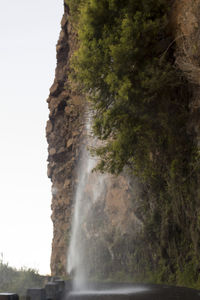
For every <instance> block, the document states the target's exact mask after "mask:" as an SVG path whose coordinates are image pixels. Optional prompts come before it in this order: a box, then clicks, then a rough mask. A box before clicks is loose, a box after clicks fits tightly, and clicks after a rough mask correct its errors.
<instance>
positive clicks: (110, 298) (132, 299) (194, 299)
mask: <svg viewBox="0 0 200 300" xmlns="http://www.w3.org/2000/svg"><path fill="white" fill-rule="evenodd" d="M65 299H67V300H200V291H198V290H193V289H188V288H182V287H172V286H167V285H148V284H143V285H137V284H135V285H133V284H128V285H127V284H123V285H121V284H120V285H116V284H111V285H110V284H109V285H108V284H105V285H101V287H98V288H96V289H92V288H91V289H88V290H85V291H80V292H70V293H69V294H68V295H67V296H65Z"/></svg>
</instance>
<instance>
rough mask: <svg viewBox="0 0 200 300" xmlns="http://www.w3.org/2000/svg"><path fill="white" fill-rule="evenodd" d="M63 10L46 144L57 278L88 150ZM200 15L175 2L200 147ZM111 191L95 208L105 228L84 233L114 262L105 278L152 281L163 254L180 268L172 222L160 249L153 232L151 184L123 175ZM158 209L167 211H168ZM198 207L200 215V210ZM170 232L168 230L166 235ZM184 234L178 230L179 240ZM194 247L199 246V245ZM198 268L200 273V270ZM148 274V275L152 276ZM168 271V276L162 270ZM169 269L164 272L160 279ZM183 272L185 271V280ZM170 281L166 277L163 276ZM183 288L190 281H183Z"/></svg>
mask: <svg viewBox="0 0 200 300" xmlns="http://www.w3.org/2000/svg"><path fill="white" fill-rule="evenodd" d="M64 9H65V12H64V16H63V18H62V21H61V27H62V29H61V33H60V37H59V41H58V44H57V68H56V73H55V81H54V83H53V85H52V87H51V88H50V96H49V98H48V99H47V102H48V105H49V111H50V114H49V120H48V122H47V126H46V135H47V141H48V144H49V148H48V151H49V156H48V162H49V164H48V176H49V178H50V179H51V181H52V221H53V228H54V233H53V242H52V256H51V271H52V275H54V276H55V275H58V276H61V275H66V264H67V261H66V258H67V251H68V246H69V239H70V230H71V220H72V215H73V207H74V195H75V191H76V187H77V183H78V165H79V160H80V158H81V148H82V145H83V144H84V143H85V123H86V121H85V120H86V117H85V116H86V102H85V99H84V97H83V96H82V95H79V94H77V92H76V93H75V92H74V91H72V90H71V88H70V84H69V73H70V69H69V60H70V56H71V54H72V53H73V52H74V50H75V49H76V47H77V38H76V34H75V33H74V31H73V28H72V27H71V24H70V21H69V11H68V7H67V5H66V4H65V5H64ZM199 15H200V3H199V0H177V1H175V5H174V9H173V15H172V26H173V32H174V41H176V45H177V51H176V64H178V66H179V68H180V69H181V70H183V71H184V73H186V74H187V76H188V79H189V80H190V82H191V81H192V83H193V87H192V88H194V91H195V92H194V93H193V95H195V96H194V97H193V99H191V101H190V112H191V118H190V122H189V124H188V132H189V134H191V135H192V136H193V135H194V141H195V143H197V144H198V145H199V147H200V117H199V108H200V100H199V99H200V97H199V95H200V90H199V86H200V79H199V78H200V59H199V57H200V55H199V48H200V47H199V46H200V40H199V33H200V23H199ZM92 176H93V178H92V179H91V183H90V184H91V185H92V181H93V180H95V176H98V175H97V174H94V175H92ZM86 188H87V189H88V194H90V185H89V186H87V187H86ZM105 191H106V192H105V195H104V199H103V200H102V201H101V202H98V203H96V204H95V206H94V216H93V217H94V220H93V221H92V222H93V224H99V228H97V229H95V232H94V231H93V229H94V226H93V224H91V226H90V225H89V224H88V225H86V226H85V227H84V228H83V230H85V236H87V238H88V240H89V241H91V245H92V243H93V242H94V236H96V235H98V236H99V241H100V242H99V243H100V244H99V247H100V248H101V249H102V252H101V253H102V255H104V256H105V257H104V258H105V261H106V262H109V263H107V267H106V266H102V274H103V273H105V272H107V273H109V272H110V271H111V272H113V273H114V274H116V273H117V272H118V271H119V270H122V271H125V272H126V273H128V272H129V269H130V274H133V273H135V274H136V275H137V272H138V274H139V273H142V272H143V270H144V272H143V273H144V277H142V276H141V278H142V279H143V278H146V277H145V276H146V274H147V276H148V271H149V269H148V268H147V265H148V264H149V266H150V269H152V266H154V265H155V266H157V265H159V259H160V257H161V258H163V257H164V258H166V260H168V262H169V260H170V257H171V260H173V261H172V263H171V265H172V267H173V266H174V265H175V264H176V262H177V261H178V260H179V258H180V256H181V255H182V248H181V249H180V253H179V252H178V250H179V249H178V250H177V249H176V243H177V241H176V236H175V238H174V239H175V242H174V245H172V246H173V247H174V249H176V251H175V252H173V251H172V252H170V255H169V257H168V256H167V255H166V249H167V247H168V248H169V250H170V251H171V248H170V247H171V245H169V240H170V234H171V231H170V230H171V227H170V226H171V224H170V219H169V220H168V219H166V220H165V219H164V220H163V222H162V224H163V225H162V228H160V227H159V228H157V229H158V230H157V231H158V232H159V236H160V235H161V239H162V240H163V241H164V242H166V243H164V244H163V245H161V243H160V240H159V238H157V236H156V235H155V233H154V231H153V229H154V228H153V225H154V224H157V223H158V224H160V223H159V222H160V220H159V218H158V214H156V210H155V203H156V198H155V197H154V195H150V196H151V197H149V198H148V187H144V186H142V187H141V188H140V187H139V183H137V182H136V181H135V180H133V179H131V184H129V179H128V178H127V176H123V175H121V176H119V177H118V178H115V177H112V176H108V181H107V184H106V188H105ZM145 193H146V198H147V200H146V203H147V205H146V206H144V201H143V199H144V198H143V196H144V194H145ZM199 193H200V190H199ZM154 198H155V199H154ZM163 207H164V206H163ZM186 208H187V207H186ZM159 209H160V211H161V212H162V207H161V208H159ZM195 209H196V213H197V215H198V218H199V212H200V208H199V205H198V207H197V206H196V207H195ZM144 211H145V213H146V215H148V216H149V220H147V218H146V219H145V218H144V213H143V212H144ZM163 215H164V209H163ZM192 215H193V211H192ZM161 216H162V214H161ZM191 218H192V217H191ZM147 221H148V222H147ZM95 222H96V223H95ZM198 222H199V219H198ZM168 223H169V224H168ZM194 224H195V223H194ZM147 225H148V227H147ZM190 225H191V226H190V227H191V228H190V229H191V232H192V233H195V234H193V235H192V233H190V231H189V230H188V232H189V233H188V235H189V238H188V240H190V239H192V240H198V238H196V231H195V230H193V228H192V226H193V227H195V225H193V224H190ZM145 226H146V227H145ZM144 227H145V230H146V232H147V233H148V235H146V236H145V239H143V237H142V233H143V229H144ZM165 227H166V228H167V230H165V229H166V228H165ZM168 228H169V230H168ZM188 229H189V228H188ZM174 230H176V229H174ZM166 233H167V235H166V237H165V236H164V235H165V234H166ZM153 234H154V236H153ZM178 234H179V232H178V229H177V236H178ZM190 235H191V237H190ZM198 236H200V234H199V233H198ZM138 237H140V238H138ZM152 237H153V238H154V239H156V241H157V239H158V242H157V244H156V247H157V250H156V251H157V252H156V251H155V248H154V249H153V248H152V244H151V241H152ZM147 238H148V240H147ZM142 239H143V240H142ZM195 243H196V244H197V242H195ZM189 246H190V245H189ZM91 248H92V247H91ZM198 249H199V248H198ZM198 249H197V250H198ZM119 250H120V251H119ZM106 251H107V252H106ZM197 252H198V251H197ZM171 253H172V254H171ZM141 258H142V259H141ZM176 260H177V261H176ZM137 263H138V264H137ZM195 264H196V261H195ZM138 266H139V267H138ZM167 267H168V265H167V264H166V265H164V270H167V271H166V272H168V269H167ZM172 267H171V269H170V270H169V272H171V273H169V274H173V273H175V270H174V269H173V268H172ZM106 268H107V269H106ZM137 268H138V269H137ZM196 268H198V270H199V267H198V266H197V267H196ZM194 269H195V268H194ZM145 270H147V272H146V274H145ZM141 271H142V272H141ZM91 272H93V270H91ZM162 272H163V274H164V271H163V270H162ZM162 272H160V274H161V275H162ZM157 273H158V272H157ZM181 274H182V273H181V272H180V274H179V276H180V277H181ZM195 274H196V273H195ZM150 275H151V274H150ZM186 275H187V274H186ZM195 276H196V275H195ZM161 277H162V276H161ZM163 278H164V279H165V277H164V276H163ZM166 278H168V277H166ZM181 278H182V277H181ZM186 278H187V276H186ZM164 279H162V278H161V279H159V280H160V281H159V282H162V280H164ZM137 280H140V279H139V277H137ZM150 280H152V278H150ZM181 280H182V279H181ZM195 280H196V279H194V281H195ZM171 283H173V284H174V283H177V281H174V282H172V281H171ZM180 283H181V284H182V283H184V279H183V280H182V281H180Z"/></svg>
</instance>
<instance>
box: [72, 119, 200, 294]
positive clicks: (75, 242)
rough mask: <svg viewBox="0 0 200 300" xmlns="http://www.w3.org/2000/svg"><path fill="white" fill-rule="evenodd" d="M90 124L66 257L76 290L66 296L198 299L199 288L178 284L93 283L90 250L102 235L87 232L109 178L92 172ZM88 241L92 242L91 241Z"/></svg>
mask: <svg viewBox="0 0 200 300" xmlns="http://www.w3.org/2000/svg"><path fill="white" fill-rule="evenodd" d="M90 123H91V121H90V120H89V121H88V122H87V125H86V132H87V136H88V137H87V138H86V143H85V146H84V147H83V149H82V154H81V158H80V161H79V168H78V184H77V189H76V193H75V199H74V215H73V221H72V231H71V239H70V245H69V250H68V258H67V259H68V261H67V271H68V273H69V274H72V275H73V289H72V291H71V292H69V293H68V296H67V299H68V300H83V299H85V300H89V299H91V300H95V299H100V298H99V297H101V299H111V300H121V299H124V300H125V299H144V300H155V299H162V300H172V299H175V298H176V299H177V300H196V299H198V300H199V299H200V296H199V295H200V294H199V292H198V291H196V290H192V289H184V288H179V287H170V286H164V285H163V286H159V285H157V286H156V285H144V284H143V285H137V284H116V283H113V284H103V283H102V284H98V285H97V286H96V285H95V284H94V285H93V284H91V282H90V270H91V265H92V264H93V262H94V260H93V261H92V259H91V257H90V255H89V252H90V251H89V250H90V248H93V246H94V245H95V244H91V239H92V240H94V239H95V238H97V239H98V238H99V236H98V234H96V233H95V230H94V231H92V232H93V236H90V239H88V238H87V235H88V234H89V231H88V230H87V226H88V223H90V221H91V219H90V218H91V216H92V215H93V209H94V205H95V204H97V203H98V202H99V201H100V200H102V199H104V197H105V189H106V181H108V180H109V176H108V175H103V174H95V176H94V175H93V174H94V173H92V170H93V168H94V167H95V165H96V159H95V158H94V157H92V156H91V154H90V152H89V151H88V150H87V144H88V143H89V144H90V145H91V143H92V144H93V145H94V144H95V143H96V141H95V140H94V139H93V141H92V140H91V137H89V136H90V131H91V126H90ZM88 191H89V192H88ZM91 223H92V221H91ZM100 230H101V229H100ZM90 234H91V230H90ZM95 234H96V237H95ZM88 240H89V241H90V242H89V243H88ZM95 251H96V250H95ZM95 251H94V253H95ZM98 251H99V249H98V250H97V252H98ZM93 258H94V257H93ZM102 263H103V262H102ZM129 295H131V296H130V297H131V298H129ZM108 297H109V298H108ZM132 297H133V298H132Z"/></svg>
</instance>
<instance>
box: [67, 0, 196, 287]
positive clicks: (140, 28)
mask: <svg viewBox="0 0 200 300" xmlns="http://www.w3.org/2000/svg"><path fill="white" fill-rule="evenodd" d="M67 3H68V5H69V7H70V10H71V14H72V22H74V24H75V28H76V30H77V34H78V39H79V48H78V50H77V51H76V52H75V53H74V55H73V56H72V60H71V81H72V82H73V85H72V86H76V88H77V89H78V90H79V91H81V92H83V93H84V94H85V95H87V97H88V100H89V101H90V103H91V107H92V110H93V114H94V118H93V132H94V134H95V135H96V136H97V137H98V138H99V139H101V140H102V141H103V143H102V146H99V147H97V148H96V149H93V150H92V152H93V153H94V155H98V156H99V158H100V162H99V164H98V166H97V169H100V170H101V171H102V172H105V171H109V172H111V173H114V174H119V173H120V172H121V171H122V170H123V169H124V167H125V166H129V168H130V170H131V172H132V173H134V174H135V175H137V177H138V178H139V179H140V182H141V183H142V185H143V189H144V191H145V195H144V197H143V206H141V207H140V215H142V217H143V220H144V223H145V227H144V236H143V238H144V240H145V242H146V243H147V245H148V247H147V252H146V253H145V254H144V257H148V260H147V261H148V264H149V266H150V269H151V272H152V274H156V276H153V277H154V278H156V277H157V278H159V279H158V280H157V281H158V282H167V281H168V282H174V283H180V282H186V281H184V279H183V278H182V277H181V275H180V272H179V270H182V269H183V266H184V265H187V266H188V268H187V269H186V270H185V271H184V272H185V273H184V272H183V275H184V274H186V273H187V272H189V271H188V270H191V269H192V268H193V273H195V274H196V272H197V270H198V268H199V266H198V264H197V265H196V266H195V265H194V264H193V263H192V261H193V259H197V260H198V257H199V254H198V253H199V249H200V224H199V215H198V212H199V211H200V209H199V204H198V195H197V192H198V193H199V191H198V180H197V177H198V175H199V158H198V157H199V154H198V151H197V149H196V147H195V145H194V144H193V136H192V135H191V134H190V135H189V134H188V128H187V126H188V123H189V120H190V111H189V101H190V99H191V97H192V89H191V85H190V84H189V82H188V80H187V78H186V76H185V75H184V74H183V73H182V72H181V70H179V69H178V68H177V67H176V66H175V63H174V60H175V59H174V50H175V49H174V45H175V43H172V40H173V36H172V33H171V32H170V29H169V28H170V26H169V11H170V8H171V1H167V0H149V1H146V0H134V1H132V0H123V1H119V0H118V1H117V0H102V1H98V0H76V1H73V0H68V1H67ZM73 20H74V21H73ZM194 212H196V213H194ZM191 249H192V253H193V256H192V257H189V256H188V253H191ZM186 257H189V258H187V259H186ZM133 259H134V258H133ZM140 259H141V257H140ZM190 262H191V264H190ZM150 269H149V268H148V267H147V268H146V275H145V276H147V274H148V272H149V270H150ZM154 271H155V272H154ZM145 276H144V277H145ZM184 276H185V275H184ZM147 277H148V276H147ZM184 278H185V277H184ZM192 278H193V281H195V280H196V281H197V280H198V279H197V278H196V279H195V277H194V276H192ZM186 284H187V285H189V283H188V282H186Z"/></svg>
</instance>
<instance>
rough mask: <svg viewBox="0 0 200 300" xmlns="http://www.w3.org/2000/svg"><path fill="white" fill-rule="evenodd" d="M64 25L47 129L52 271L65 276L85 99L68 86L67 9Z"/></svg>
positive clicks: (70, 41)
mask: <svg viewBox="0 0 200 300" xmlns="http://www.w3.org/2000/svg"><path fill="white" fill-rule="evenodd" d="M64 9H65V13H64V16H63V18H62V21H61V26H62V29H61V33H60V37H59V40H58V43H57V47H56V49H57V67H56V72H55V80H54V83H53V85H52V87H51V88H50V95H49V98H48V99H47V102H48V106H49V111H50V114H49V120H48V122H47V126H46V136H47V141H48V144H49V147H48V152H49V156H48V162H49V163H48V177H49V178H51V181H52V206H51V207H52V221H53V228H54V229H53V230H54V232H53V242H52V256H51V271H52V274H53V275H56V274H59V275H60V274H64V273H65V265H66V251H67V243H68V239H69V231H70V223H71V207H72V199H73V194H74V189H75V182H76V163H77V161H78V158H79V153H80V143H81V139H82V132H83V123H84V120H83V117H84V104H83V99H82V97H80V96H79V95H77V94H74V93H73V92H72V91H71V89H70V88H69V86H68V75H69V58H70V55H71V52H72V51H73V50H74V47H75V36H74V33H73V30H72V28H71V27H70V24H69V22H68V8H67V6H66V5H65V6H64Z"/></svg>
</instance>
